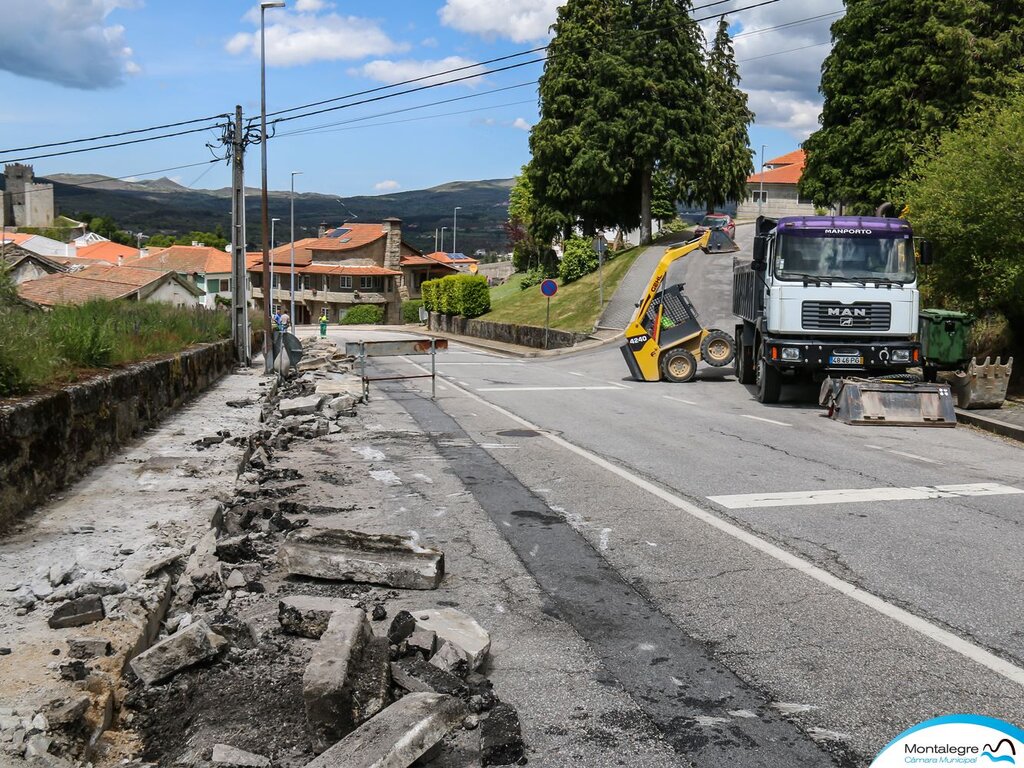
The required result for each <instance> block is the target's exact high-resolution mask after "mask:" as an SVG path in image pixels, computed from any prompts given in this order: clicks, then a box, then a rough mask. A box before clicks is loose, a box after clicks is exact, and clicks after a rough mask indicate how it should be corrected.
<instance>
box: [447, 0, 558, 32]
mask: <svg viewBox="0 0 1024 768" xmlns="http://www.w3.org/2000/svg"><path fill="white" fill-rule="evenodd" d="M564 2H565V0H504V2H495V0H447V2H445V4H444V7H443V8H441V10H440V11H438V15H439V16H440V17H441V23H443V24H444V25H445V26H449V27H454V28H455V29H458V30H461V31H463V32H471V33H473V34H476V35H483V36H484V37H490V38H495V37H507V38H508V39H509V40H513V41H515V42H517V43H525V42H527V41H529V40H540V39H542V38H546V37H547V36H548V27H550V26H551V25H552V24H554V23H555V19H556V18H557V17H558V7H559V6H560V5H563V4H564Z"/></svg>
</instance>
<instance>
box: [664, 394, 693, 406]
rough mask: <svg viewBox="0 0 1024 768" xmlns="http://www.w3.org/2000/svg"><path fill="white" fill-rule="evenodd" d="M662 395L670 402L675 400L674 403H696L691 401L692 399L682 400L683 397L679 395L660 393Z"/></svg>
mask: <svg viewBox="0 0 1024 768" xmlns="http://www.w3.org/2000/svg"><path fill="white" fill-rule="evenodd" d="M662 397H664V398H665V399H666V400H671V401H672V402H675V403H685V404H686V405H696V403H695V402H693V400H683V398H681V397H672V396H671V395H662Z"/></svg>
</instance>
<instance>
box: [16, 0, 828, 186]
mask: <svg viewBox="0 0 1024 768" xmlns="http://www.w3.org/2000/svg"><path fill="white" fill-rule="evenodd" d="M757 2H763V0H725V1H724V2H714V3H712V2H711V0H694V3H693V4H694V6H695V10H694V13H693V15H694V17H695V18H703V17H706V16H710V15H711V14H720V13H723V12H727V11H732V12H730V13H727V14H726V15H727V18H728V19H729V22H730V29H731V31H732V33H733V34H734V35H735V48H736V58H737V61H738V62H739V66H740V72H741V76H742V82H741V87H742V88H743V89H744V90H745V91H746V92H747V93H748V94H749V102H750V106H751V108H752V109H753V110H754V112H755V113H756V115H757V118H756V122H755V124H754V125H753V126H752V128H751V131H750V140H751V146H752V147H753V148H754V149H755V153H756V156H755V165H757V164H759V162H760V157H759V156H760V154H761V150H762V145H765V147H764V156H765V158H766V159H769V158H771V157H775V156H777V155H782V154H785V153H787V152H790V151H792V150H794V149H796V148H797V146H798V145H799V142H800V141H802V140H803V139H805V138H806V137H807V135H808V134H809V133H810V132H811V131H813V130H814V129H815V128H816V126H817V119H818V115H819V113H820V109H821V97H820V95H819V94H818V83H819V75H820V67H821V62H822V59H823V58H824V57H825V55H826V54H827V53H828V51H829V49H830V42H829V41H830V35H829V26H830V24H831V23H832V22H833V21H835V19H837V18H838V17H839V15H840V14H841V12H842V9H843V3H842V0H776V2H772V3H770V4H767V5H762V6H760V7H757V8H751V9H747V10H743V9H744V7H745V6H751V5H754V4H755V3H757ZM2 4H3V16H4V34H3V35H2V36H0V93H2V94H3V96H2V97H0V160H13V159H16V158H21V157H25V156H29V155H36V154H45V153H48V152H54V151H59V150H61V149H64V150H67V149H77V148H80V147H84V146H89V145H86V144H73V145H68V146H66V147H59V148H46V149H38V150H24V151H5V150H15V149H18V148H21V147H27V146H30V145H37V144H42V143H49V142H60V141H68V140H72V139H78V138H84V137H91V136H97V135H101V134H107V133H116V132H120V131H127V130H132V129H137V128H148V127H151V126H155V125H160V124H166V123H174V122H178V121H185V120H192V119H195V118H204V117H210V118H212V119H210V120H209V121H203V122H199V123H193V124H189V125H187V126H182V127H180V128H171V129H167V130H165V131H160V132H158V133H169V132H173V131H175V130H187V129H190V128H204V130H201V131H198V132H195V133H190V134H188V135H184V136H179V137H175V138H170V139H165V140H161V141H154V142H148V143H140V144H134V145H129V146H121V147H116V148H110V149H102V150H97V151H92V152H85V153H79V154H71V155H66V156H63V157H51V158H39V159H34V160H28V161H26V162H29V163H31V164H33V165H34V166H35V170H36V174H37V175H39V176H45V175H47V174H50V173H59V172H66V173H99V174H104V175H108V176H115V177H128V178H132V179H135V178H156V177H160V176H167V177H169V178H172V179H174V180H175V181H177V182H178V183H180V184H183V185H185V186H191V187H194V188H197V189H206V188H218V187H224V186H227V185H228V184H229V183H230V170H229V168H228V166H227V165H226V164H224V163H207V164H204V165H195V166H194V167H188V168H179V167H178V166H187V165H192V164H201V163H204V162H205V161H209V160H211V159H213V158H214V156H215V155H214V152H219V153H220V154H223V150H222V148H220V147H219V145H218V139H219V137H220V130H219V129H217V128H211V129H205V126H207V125H210V126H213V125H214V124H216V123H218V122H219V121H222V120H223V118H221V117H217V116H218V115H223V114H225V113H233V111H234V107H235V105H236V104H239V105H241V106H242V108H243V111H244V114H245V116H246V118H249V117H253V118H257V119H258V117H259V109H260V100H259V77H260V60H259V19H260V12H259V9H258V3H254V2H250V1H249V0H2ZM560 4H561V3H560V0H388V2H380V0H287V7H286V8H283V9H276V8H274V9H268V10H267V11H266V33H267V111H268V113H273V112H275V111H278V110H287V109H290V108H293V107H299V106H302V105H306V104H311V103H313V102H320V101H324V100H329V99H338V97H344V96H347V95H348V94H352V93H356V92H360V91H366V90H369V89H372V88H377V87H380V86H383V85H390V84H393V83H396V82H399V81H402V80H408V79H412V78H416V77H422V76H424V75H432V74H435V73H438V72H441V71H444V70H449V69H454V68H457V67H468V68H467V69H463V70H462V71H460V72H459V73H457V74H454V75H448V76H446V77H445V78H444V79H450V78H452V77H466V79H464V80H463V81H462V82H459V83H453V84H448V85H443V86H440V87H436V88H431V89H429V90H424V91H421V92H418V93H409V94H405V95H399V96H394V97H391V98H385V99H381V100H379V101H375V102H372V103H366V104H362V105H355V106H346V107H345V108H343V109H337V110H334V111H330V112H326V113H324V114H320V115H315V116H309V117H304V118H301V119H296V120H290V121H287V122H282V123H280V124H278V125H276V126H274V131H275V134H274V135H273V136H272V137H271V139H270V141H269V142H268V145H267V151H268V177H269V186H270V187H271V188H272V189H278V190H285V189H288V188H289V185H290V183H291V180H292V177H291V172H292V171H301V172H302V175H301V176H295V177H294V178H295V187H296V191H308V192H323V193H327V194H337V195H345V196H350V195H372V194H385V193H388V192H395V191H402V190H414V189H423V188H426V187H430V186H434V185H437V184H443V183H446V182H449V181H456V180H476V179H494V178H508V177H511V176H514V175H516V174H517V173H518V171H519V169H520V167H521V166H522V165H523V164H524V163H525V162H527V160H528V159H529V145H528V139H529V130H530V127H531V126H532V125H533V124H534V123H535V122H536V121H537V88H536V79H537V77H538V76H539V75H540V74H541V72H542V64H540V63H530V64H526V65H524V66H520V67H518V68H515V69H511V70H509V71H505V72H497V73H494V72H486V71H485V70H486V69H488V68H486V67H485V68H480V67H473V66H472V65H474V64H476V63H477V62H480V61H484V60H488V59H494V58H497V57H500V56H507V55H509V54H515V53H519V52H522V51H525V50H528V49H531V48H535V47H537V46H542V45H544V44H545V43H546V42H547V41H548V40H549V32H548V27H549V26H550V25H551V23H553V22H554V20H555V18H556V14H557V9H558V6H559V5H560ZM708 4H710V5H711V6H713V7H708V8H705V9H703V10H702V9H700V6H702V5H708ZM794 22H795V23H794ZM715 24H716V21H715V20H708V21H706V22H704V23H703V24H702V27H704V28H705V33H706V34H707V36H708V37H709V38H710V37H711V36H712V35H713V28H714V26H715ZM782 25H785V26H782ZM540 55H542V54H533V55H528V56H523V57H519V58H514V59H509V60H507V61H505V62H501V63H497V64H494V65H491V67H502V66H508V65H511V64H518V63H521V62H529V61H532V60H534V59H536V58H538V57H539V56H540ZM467 76H468V77H467ZM429 82H430V81H423V82H420V83H417V84H414V85H410V86H404V88H414V87H417V86H419V85H423V84H427V83H429ZM404 88H398V89H393V90H391V91H383V92H379V93H374V94H369V95H366V96H362V97H358V98H348V99H341V100H336V101H332V102H329V103H327V104H324V105H321V106H320V107H316V108H313V109H323V108H326V107H334V106H339V105H342V104H350V103H351V102H353V101H359V100H362V99H371V98H375V97H378V96H381V95H385V94H388V93H394V91H399V90H403V89H404ZM439 102H448V103H439ZM306 111H310V110H301V111H293V112H288V113H286V114H283V115H279V116H278V117H286V116H293V115H297V114H303V112H306ZM271 119H273V118H271ZM142 135H149V134H142ZM137 137H138V136H128V137H124V138H122V139H110V140H109V141H110V142H114V141H124V140H127V139H132V138H137ZM98 143H107V142H98ZM207 144H210V145H211V146H212V147H213V149H211V148H210V147H208V146H207ZM258 149H259V148H258V147H256V146H253V147H252V150H254V151H250V152H249V153H248V154H247V156H246V163H247V165H246V183H247V184H249V185H258V184H259V151H258ZM164 169H171V170H164Z"/></svg>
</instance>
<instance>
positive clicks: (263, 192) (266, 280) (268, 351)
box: [260, 0, 284, 373]
mask: <svg viewBox="0 0 1024 768" xmlns="http://www.w3.org/2000/svg"><path fill="white" fill-rule="evenodd" d="M267 8H284V0H263V2H261V3H260V166H261V172H262V179H261V181H262V184H261V187H260V208H261V211H260V212H261V218H262V222H261V223H262V224H263V327H264V329H265V330H264V332H263V370H264V371H265V372H266V373H270V372H271V371H272V370H273V360H272V358H273V354H272V349H273V348H272V345H271V339H270V329H271V328H272V327H273V321H272V319H271V317H270V304H271V300H272V298H273V296H272V293H273V291H272V288H271V285H270V248H269V243H268V242H267V234H268V231H267V230H269V229H270V227H269V226H268V224H269V219H270V213H269V210H268V204H267V25H266V18H265V17H266V12H267Z"/></svg>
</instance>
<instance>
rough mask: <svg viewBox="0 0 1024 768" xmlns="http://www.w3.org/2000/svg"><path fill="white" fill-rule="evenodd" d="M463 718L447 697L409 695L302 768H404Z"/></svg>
mask: <svg viewBox="0 0 1024 768" xmlns="http://www.w3.org/2000/svg"><path fill="white" fill-rule="evenodd" d="M465 716H466V709H465V706H464V705H463V703H462V702H461V701H459V700H458V699H456V698H453V697H451V696H442V695H439V694H436V693H410V694H409V695H407V696H404V697H402V698H401V699H400V700H399V701H397V702H396V703H394V704H392V705H391V706H390V707H388V708H387V709H385V710H384V711H383V712H381V713H380V714H379V715H377V716H376V717H374V718H373V719H372V720H370V721H368V722H366V723H364V724H363V725H362V726H360V727H359V728H358V729H357V730H356V731H353V732H352V733H350V734H349V735H348V736H346V737H345V738H344V739H343V740H342V741H339V742H338V743H337V744H335V745H334V746H333V747H331V748H330V749H329V750H327V751H326V752H324V753H323V754H322V755H320V757H318V758H317V759H316V760H314V761H313V762H311V763H308V764H307V766H306V768H339V766H345V768H405V766H409V765H412V763H414V762H415V761H416V760H417V759H419V758H420V757H421V756H422V755H424V754H426V753H427V752H428V751H429V750H430V749H431V748H433V746H434V745H435V744H437V743H438V742H440V741H441V740H442V739H443V738H444V737H445V736H446V735H447V734H448V733H449V732H450V731H451V730H452V729H454V728H456V727H458V725H459V723H460V722H462V719H463V718H464V717H465Z"/></svg>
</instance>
